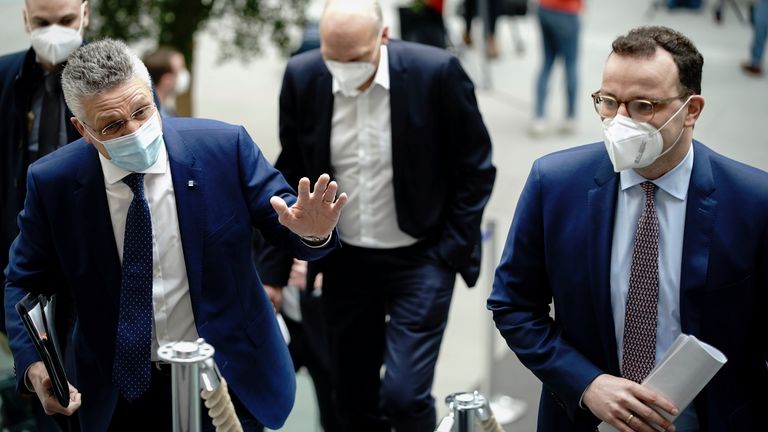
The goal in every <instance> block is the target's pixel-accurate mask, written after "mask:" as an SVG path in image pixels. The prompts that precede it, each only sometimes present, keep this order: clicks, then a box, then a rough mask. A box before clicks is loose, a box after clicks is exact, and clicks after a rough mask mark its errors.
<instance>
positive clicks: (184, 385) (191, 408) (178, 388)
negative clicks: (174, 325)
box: [157, 339, 214, 432]
mask: <svg viewBox="0 0 768 432" xmlns="http://www.w3.org/2000/svg"><path fill="white" fill-rule="evenodd" d="M213 353H214V350H213V347H212V346H210V345H209V344H207V343H205V341H204V340H203V339H198V340H197V341H196V342H174V343H169V344H166V345H163V346H162V347H160V349H158V350H157V354H158V356H159V357H160V358H161V359H162V360H164V361H167V362H169V363H171V380H172V381H173V388H172V396H171V398H172V404H173V431H174V432H200V429H201V426H200V365H201V364H202V363H203V362H205V361H206V360H208V359H210V358H212V357H213Z"/></svg>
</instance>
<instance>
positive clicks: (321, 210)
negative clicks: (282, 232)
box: [270, 174, 347, 239]
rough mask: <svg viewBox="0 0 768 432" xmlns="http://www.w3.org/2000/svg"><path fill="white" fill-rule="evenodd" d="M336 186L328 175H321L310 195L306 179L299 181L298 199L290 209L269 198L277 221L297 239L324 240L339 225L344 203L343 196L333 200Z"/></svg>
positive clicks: (345, 200) (343, 194) (344, 196)
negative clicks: (299, 237) (298, 237)
mask: <svg viewBox="0 0 768 432" xmlns="http://www.w3.org/2000/svg"><path fill="white" fill-rule="evenodd" d="M337 190H338V185H337V184H336V182H335V181H331V177H330V176H329V175H328V174H323V175H321V176H320V177H319V178H318V179H317V182H315V188H314V190H313V191H311V192H310V190H309V179H308V178H306V177H304V178H302V179H301V180H299V187H298V199H297V200H296V203H294V204H293V205H292V206H291V207H288V205H287V204H286V203H285V201H284V200H283V199H282V198H280V197H278V196H273V197H272V199H271V200H270V203H271V204H272V208H274V209H275V211H276V212H277V216H278V221H279V222H280V223H281V224H283V225H284V226H285V227H287V228H288V229H290V230H291V231H293V232H294V233H296V234H297V235H299V236H301V237H305V238H311V239H325V238H327V237H328V236H329V235H330V234H331V232H332V231H333V229H334V228H335V227H336V223H338V221H339V215H340V214H341V209H342V208H343V207H344V204H345V203H346V202H347V194H345V193H342V194H341V195H339V197H338V198H336V192H337Z"/></svg>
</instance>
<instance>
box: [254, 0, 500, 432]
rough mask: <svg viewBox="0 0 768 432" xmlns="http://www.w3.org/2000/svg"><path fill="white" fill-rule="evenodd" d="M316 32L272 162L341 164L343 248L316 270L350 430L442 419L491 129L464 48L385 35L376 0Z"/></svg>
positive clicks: (282, 263) (271, 269) (488, 181)
mask: <svg viewBox="0 0 768 432" xmlns="http://www.w3.org/2000/svg"><path fill="white" fill-rule="evenodd" d="M320 39H321V48H320V50H315V51H311V52H307V53H303V54H300V55H297V56H295V57H293V58H292V59H291V60H290V62H289V63H288V66H287V68H286V72H285V76H284V79H283V87H282V91H281V95H280V140H281V143H282V152H281V154H280V156H279V158H278V160H277V162H276V168H278V169H279V170H281V171H282V172H283V174H284V175H285V176H286V178H287V179H288V181H293V180H294V179H298V178H300V177H302V176H306V175H309V176H312V175H314V174H313V173H319V172H333V173H334V177H335V178H336V180H337V181H338V182H339V185H340V187H342V188H344V190H345V191H347V192H348V193H349V194H350V201H349V205H348V206H347V207H346V208H345V213H344V214H343V215H342V217H341V219H340V220H339V232H340V237H341V241H342V244H343V247H342V248H341V249H340V250H338V251H336V252H334V253H331V254H329V255H328V256H327V257H326V258H325V259H323V260H322V261H319V262H318V263H317V265H311V268H310V272H309V273H310V279H309V280H314V276H313V275H314V274H316V273H318V272H322V273H323V294H322V298H323V308H324V314H325V320H326V324H327V327H328V328H327V331H328V335H329V343H330V357H331V370H332V374H333V375H334V383H335V391H336V395H337V403H338V406H339V409H340V411H341V418H342V423H343V429H344V430H347V431H369V432H376V431H390V430H391V429H392V428H394V429H395V430H397V431H430V430H434V427H435V423H436V415H435V407H434V398H433V397H432V395H431V389H432V381H433V377H434V369H435V363H436V360H437V356H438V351H439V348H440V343H441V340H442V336H443V331H444V330H445V325H446V321H447V317H448V309H449V306H450V301H451V297H452V293H453V286H454V282H455V275H456V273H460V274H461V275H462V276H463V277H464V280H465V281H466V282H467V284H468V285H470V286H471V285H473V284H474V283H475V281H476V280H477V276H478V272H479V263H480V241H481V239H480V223H481V219H482V213H483V209H484V207H485V205H486V203H487V201H488V198H489V196H490V193H491V189H492V186H493V181H494V178H495V168H494V167H493V165H492V163H491V142H490V138H489V136H488V132H487V131H486V128H485V125H484V123H483V119H482V116H481V115H480V112H479V110H478V108H477V102H476V100H475V94H474V86H473V84H472V82H471V81H470V79H469V78H468V77H467V75H466V74H465V73H464V70H463V69H462V68H461V65H460V64H459V61H458V60H457V59H456V58H455V57H453V56H451V55H450V54H448V53H446V52H445V51H443V50H440V49H436V48H433V47H428V46H424V45H418V44H412V43H408V42H401V41H395V40H390V39H389V28H388V27H387V26H385V25H384V24H383V22H382V16H381V9H380V7H379V5H378V2H376V1H370V0H368V1H345V0H339V1H331V2H329V3H328V4H327V5H326V8H325V11H324V13H323V17H322V19H321V23H320ZM265 256H267V257H268V260H271V261H272V262H271V264H269V265H263V266H262V268H263V269H265V270H266V271H265V272H264V273H263V274H262V276H263V279H264V282H265V284H266V285H268V287H267V289H268V290H270V295H271V296H272V298H273V299H279V296H280V291H279V288H277V287H280V286H284V285H285V282H286V280H287V277H288V274H289V270H290V265H291V260H290V259H283V260H277V259H275V258H276V256H277V255H275V254H265ZM309 286H311V284H309ZM276 303H279V301H278V302H276ZM382 365H384V374H383V377H382V376H381V370H382Z"/></svg>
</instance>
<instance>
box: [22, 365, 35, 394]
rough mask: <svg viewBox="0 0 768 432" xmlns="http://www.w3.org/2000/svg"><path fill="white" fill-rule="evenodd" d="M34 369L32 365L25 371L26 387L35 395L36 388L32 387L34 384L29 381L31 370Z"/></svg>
mask: <svg viewBox="0 0 768 432" xmlns="http://www.w3.org/2000/svg"><path fill="white" fill-rule="evenodd" d="M31 367H32V365H29V366H27V370H25V371H24V386H25V387H26V388H27V390H29V391H30V392H32V393H35V388H34V387H33V386H32V383H31V382H30V381H29V369H30V368H31Z"/></svg>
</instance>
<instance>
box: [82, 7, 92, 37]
mask: <svg viewBox="0 0 768 432" xmlns="http://www.w3.org/2000/svg"><path fill="white" fill-rule="evenodd" d="M88 6H89V4H88V1H87V0H86V1H84V2H83V5H82V6H81V7H82V8H83V33H85V29H86V28H87V27H88V22H89V21H90V18H91V13H90V12H89V11H88Z"/></svg>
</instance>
